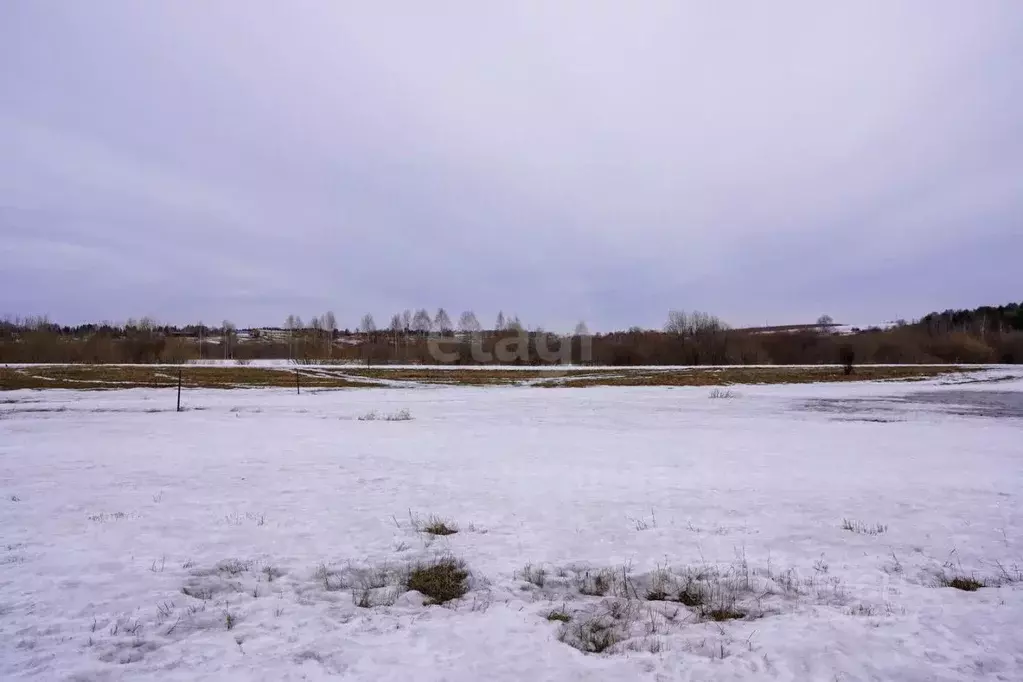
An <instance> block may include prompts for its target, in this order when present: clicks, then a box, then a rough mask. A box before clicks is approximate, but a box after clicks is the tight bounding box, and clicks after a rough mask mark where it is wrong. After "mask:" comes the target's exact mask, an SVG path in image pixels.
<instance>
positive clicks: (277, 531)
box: [0, 368, 1023, 682]
mask: <svg viewBox="0 0 1023 682" xmlns="http://www.w3.org/2000/svg"><path fill="white" fill-rule="evenodd" d="M38 369H39V368H33V371H37V370H38ZM101 369H103V370H105V369H106V368H101ZM207 369H215V368H186V372H188V375H189V379H190V382H192V383H190V386H196V385H197V384H199V383H200V382H201V381H202V375H200V374H199V373H198V371H199V370H202V371H206V370H207ZM250 369H252V368H237V370H236V369H235V368H231V369H230V376H231V380H230V382H229V381H226V380H225V383H231V382H234V381H235V380H236V379H237V377H238V376H240V375H241V374H240V373H242V372H245V371H248V370H250ZM91 370H92V368H83V369H82V370H81V372H83V373H87V372H89V371H91ZM193 370H194V371H196V374H192V371H193ZM54 371H56V370H54ZM97 371H99V370H97ZM132 371H133V369H128V368H114V372H116V373H115V374H100V375H99V376H93V377H92V378H93V379H94V380H97V381H98V382H100V383H104V384H105V383H110V382H113V381H114V377H120V378H121V380H128V381H132V382H140V383H141V382H145V381H153V382H154V383H159V386H160V387H156V388H135V389H132V390H106V391H77V390H61V391H38V390H10V391H6V392H5V393H4V394H2V395H0V537H2V543H0V678H3V679H14V678H37V679H46V680H50V679H76V680H86V679H87V680H113V679H125V678H131V679H161V680H164V679H172V680H174V679H179V680H195V679H209V680H225V679H227V680H231V679H237V680H251V679H266V680H298V679H327V678H331V677H337V676H343V677H345V678H346V679H352V680H374V681H376V680H395V681H398V680H401V681H404V680H409V679H416V680H466V681H467V682H468V681H472V682H476V681H477V680H479V679H481V678H483V679H489V680H494V681H495V682H503V681H505V680H507V681H509V682H510V681H512V680H514V681H516V682H517V681H520V680H552V681H553V680H558V681H559V682H560V681H562V680H573V679H578V680H582V679H586V680H640V679H649V680H675V679H678V680H713V679H728V680H747V679H748V680H761V679H772V680H834V679H840V680H870V679H885V680H924V679H927V680H949V681H951V680H963V679H1000V680H1018V679H1023V640H1021V639H1020V637H1019V635H1018V625H1019V623H1020V622H1023V590H1021V585H1023V582H1021V579H1023V575H1021V572H1020V569H1021V567H1023V493H1021V491H1023V459H1021V458H1020V448H1019V443H1020V442H1021V440H1023V438H1021V436H1023V402H1021V400H1020V398H1021V396H1023V371H1021V370H1020V369H1015V370H1013V369H1006V368H999V369H997V370H984V371H974V372H971V373H967V374H962V373H960V374H954V375H949V376H938V377H934V378H930V379H924V380H920V381H914V382H860V383H813V384H810V383H804V384H792V385H784V386H766V385H734V386H729V387H727V388H718V387H709V386H691V387H678V388H667V387H662V386H639V387H632V388H626V387H617V386H603V387H602V386H593V387H591V388H590V389H589V390H585V391H581V390H558V389H552V388H547V387H543V386H542V384H541V385H539V386H534V387H529V386H515V387H507V386H443V385H434V384H431V383H430V382H426V381H424V383H421V384H418V385H413V386H412V387H393V384H392V385H391V387H388V386H387V385H386V384H387V382H388V381H395V382H398V381H411V380H412V379H410V376H409V375H400V377H401V378H393V379H391V378H388V377H378V376H376V375H375V373H371V374H364V373H362V372H354V371H352V370H349V369H346V370H344V371H345V373H346V375H348V376H351V377H353V378H352V381H356V380H357V379H356V378H361V380H365V379H366V378H372V379H373V380H374V381H375V382H377V383H378V384H380V386H379V387H378V388H376V389H375V390H372V391H343V390H325V391H324V390H312V391H303V392H302V394H301V395H296V393H295V391H294V390H292V389H291V388H290V387H289V386H290V385H289V384H288V382H287V381H284V382H283V387H280V388H277V387H273V386H268V387H265V388H260V389H253V390H246V391H224V390H209V389H206V388H199V387H193V388H190V389H189V390H188V391H187V392H186V397H185V406H186V411H184V412H181V413H176V412H175V411H174V407H173V404H172V402H171V401H170V400H169V399H168V398H169V395H168V394H169V393H170V391H168V389H167V388H165V387H163V386H166V385H167V384H166V382H167V381H170V380H171V379H173V380H176V375H171V374H170V372H169V371H168V370H167V369H166V368H163V369H162V370H159V371H164V372H167V374H168V377H169V378H168V377H157V376H156V375H155V374H153V373H152V371H154V370H151V369H149V368H147V369H145V370H144V372H143V373H140V374H133V373H132ZM523 371H524V372H526V374H524V375H523V379H522V381H529V380H532V379H534V378H542V377H534V374H535V373H531V371H530V370H523ZM616 372H618V374H619V375H620V374H621V372H620V371H618V370H616ZM683 374H685V373H684V372H678V373H677V375H679V376H681V375H683ZM694 374H695V373H694ZM699 374H700V376H701V377H702V376H711V375H712V374H713V373H712V372H700V373H699ZM719 374H724V375H725V376H729V377H732V376H733V375H729V374H728V371H722V372H720V373H719ZM48 376H51V377H56V378H55V382H56V383H57V384H59V385H63V383H64V382H67V383H71V381H72V379H75V380H78V379H82V378H83V377H84V376H86V375H85V374H74V375H60V376H58V375H54V374H48ZM205 376H206V378H209V377H220V376H222V375H221V374H217V373H211V374H208V375H205ZM260 376H263V377H269V376H276V375H274V374H273V373H271V372H269V371H267V372H265V373H264V374H262V375H260ZM282 376H284V377H285V379H287V378H292V379H293V376H290V375H289V374H288V373H287V372H282ZM742 376H746V375H742ZM126 377H130V378H129V379H126ZM195 377H199V378H198V379H196V378H195ZM504 378H505V379H508V378H509V377H504ZM416 380H422V377H421V376H419V377H417V378H416ZM132 385H134V384H132ZM246 385H252V384H246ZM104 387H105V388H112V387H111V386H107V385H104Z"/></svg>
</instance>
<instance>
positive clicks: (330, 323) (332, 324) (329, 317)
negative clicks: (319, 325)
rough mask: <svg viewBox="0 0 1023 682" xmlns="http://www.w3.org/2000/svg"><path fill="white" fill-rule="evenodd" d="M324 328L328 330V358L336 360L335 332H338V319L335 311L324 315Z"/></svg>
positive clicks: (329, 311)
mask: <svg viewBox="0 0 1023 682" xmlns="http://www.w3.org/2000/svg"><path fill="white" fill-rule="evenodd" d="M323 326H324V328H325V329H326V330H327V358H328V359H330V360H332V359H334V332H335V331H337V318H336V317H334V311H333V310H328V311H327V312H326V313H324V315H323Z"/></svg>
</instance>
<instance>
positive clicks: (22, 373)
mask: <svg viewBox="0 0 1023 682" xmlns="http://www.w3.org/2000/svg"><path fill="white" fill-rule="evenodd" d="M179 371H180V372H181V380H182V383H183V385H184V386H186V387H189V388H264V387H295V386H296V384H300V385H301V386H302V387H309V388H372V387H381V386H389V387H394V386H395V385H396V382H397V383H399V384H401V385H410V386H411V385H417V384H439V385H461V386H485V385H505V386H556V387H569V388H572V387H580V388H582V387H592V386H724V385H731V384H778V383H814V382H825V381H827V382H831V381H873V380H921V379H928V378H932V377H936V376H940V375H944V374H952V373H957V372H960V371H963V368H959V367H955V366H948V365H934V366H929V365H864V366H862V367H857V368H856V371H855V373H854V374H852V375H849V376H847V375H845V373H844V372H843V371H842V368H841V367H837V366H832V365H822V366H800V367H787V366H748V367H666V368H650V367H639V368H631V367H614V368H584V367H545V368H533V367H522V368H491V367H469V368H466V367H407V366H405V367H369V368H367V367H360V366H350V365H344V366H338V365H271V366H248V365H246V366H242V365H212V366H197V365H185V366H175V365H16V366H13V367H0V390H15V389H25V388H34V389H47V388H70V389H93V390H100V389H124V388H156V387H161V386H163V387H170V386H177V383H178V372H179Z"/></svg>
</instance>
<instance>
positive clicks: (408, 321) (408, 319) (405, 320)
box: [401, 308, 412, 333]
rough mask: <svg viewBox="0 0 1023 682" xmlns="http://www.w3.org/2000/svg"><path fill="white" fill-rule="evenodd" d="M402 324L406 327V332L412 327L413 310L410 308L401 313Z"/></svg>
mask: <svg viewBox="0 0 1023 682" xmlns="http://www.w3.org/2000/svg"><path fill="white" fill-rule="evenodd" d="M401 324H402V326H403V327H404V328H405V332H406V333H408V331H409V330H411V329H412V311H411V310H409V309H408V308H406V309H405V312H403V313H402V314H401Z"/></svg>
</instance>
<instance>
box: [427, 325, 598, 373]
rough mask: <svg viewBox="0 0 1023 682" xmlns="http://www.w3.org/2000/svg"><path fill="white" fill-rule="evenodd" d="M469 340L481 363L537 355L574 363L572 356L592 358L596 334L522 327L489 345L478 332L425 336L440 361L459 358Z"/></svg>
mask: <svg viewBox="0 0 1023 682" xmlns="http://www.w3.org/2000/svg"><path fill="white" fill-rule="evenodd" d="M466 343H468V347H469V354H470V356H471V357H472V359H473V361H474V362H478V363H480V364H494V363H497V364H502V365H510V364H515V363H516V362H521V363H528V362H530V361H531V359H536V358H538V359H539V360H540V361H541V362H543V363H544V364H549V365H571V364H573V360H574V361H575V362H578V363H587V362H590V361H591V360H592V359H593V337H592V336H591V335H589V334H581V335H578V336H558V335H556V334H545V333H532V334H530V333H529V332H527V331H524V330H523V331H517V332H514V333H512V334H511V335H508V333H507V332H506V333H504V334H502V336H501V338H500V339H498V340H497V341H495V342H494V343H493V344H492V348H490V349H487V348H485V347H484V343H483V337H482V336H480V335H478V334H473V335H471V336H467V337H466V336H463V337H458V336H456V337H450V336H440V335H437V334H431V335H430V336H429V337H427V340H426V345H427V349H428V352H429V353H430V357H432V358H433V359H434V360H436V361H437V362H438V363H440V364H451V363H454V362H457V361H458V360H459V358H461V357H462V353H463V351H464V349H465V347H466ZM573 347H574V350H575V352H574V353H573Z"/></svg>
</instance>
